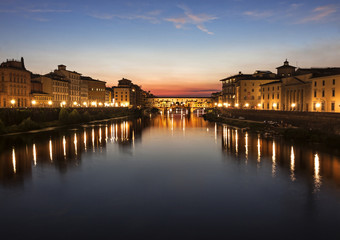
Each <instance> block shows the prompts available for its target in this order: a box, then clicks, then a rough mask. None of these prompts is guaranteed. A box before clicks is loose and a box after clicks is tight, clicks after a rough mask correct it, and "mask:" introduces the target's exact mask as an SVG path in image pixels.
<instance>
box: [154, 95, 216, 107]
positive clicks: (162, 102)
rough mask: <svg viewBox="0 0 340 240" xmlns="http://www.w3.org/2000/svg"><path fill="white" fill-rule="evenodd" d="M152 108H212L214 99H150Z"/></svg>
mask: <svg viewBox="0 0 340 240" xmlns="http://www.w3.org/2000/svg"><path fill="white" fill-rule="evenodd" d="M149 101H150V103H151V106H152V107H156V108H174V107H190V108H210V107H212V99H211V98H210V97H151V98H149Z"/></svg>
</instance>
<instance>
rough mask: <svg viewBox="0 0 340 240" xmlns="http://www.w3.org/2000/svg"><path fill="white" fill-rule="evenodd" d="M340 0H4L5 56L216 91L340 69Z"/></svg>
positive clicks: (169, 89) (158, 87)
mask: <svg viewBox="0 0 340 240" xmlns="http://www.w3.org/2000/svg"><path fill="white" fill-rule="evenodd" d="M339 11H340V3H339V1H338V0H324V1H314V0H309V1H307V0H300V1H299V0H297V1H265V0H263V1H254V0H225V1H221V0H210V1H203V0H202V1H193V0H191V1H190V0H187V1H161V0H158V1H136V0H131V1H88V0H85V1H84V0H83V1H64V0H61V1H49V0H44V1H41V0H37V1H27V0H26V1H25V0H1V1H0V29H1V37H0V61H5V60H6V59H8V58H20V57H21V56H23V57H24V58H25V63H26V67H27V68H28V69H29V70H31V71H33V72H35V73H41V74H43V73H47V72H49V71H51V70H53V69H55V68H56V67H57V65H58V64H65V65H67V67H68V69H70V70H75V71H77V72H80V73H82V74H83V75H89V76H91V77H93V78H97V79H101V80H104V81H106V82H107V83H108V85H109V86H110V85H115V84H116V83H117V80H118V79H121V78H122V77H125V78H129V79H131V80H133V81H134V82H135V83H136V84H139V85H142V87H143V88H144V89H145V90H151V91H152V92H153V93H155V94H157V95H197V96H202V95H209V94H210V93H211V92H212V91H217V90H219V89H221V85H220V82H219V80H220V79H222V78H224V77H227V76H230V75H232V74H235V73H238V72H239V71H242V72H245V73H252V72H254V71H255V70H258V69H261V70H271V71H275V67H277V66H279V65H281V64H282V63H283V61H284V60H285V59H286V58H288V60H289V61H290V63H291V64H292V65H296V66H298V67H328V66H340V14H339Z"/></svg>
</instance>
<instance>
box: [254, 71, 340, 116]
mask: <svg viewBox="0 0 340 240" xmlns="http://www.w3.org/2000/svg"><path fill="white" fill-rule="evenodd" d="M278 75H279V74H278ZM281 75H282V74H281ZM339 82H340V68H299V69H297V70H296V71H295V69H294V72H290V73H286V75H284V76H283V77H282V78H280V80H278V81H273V82H270V83H267V84H262V85H261V89H262V100H261V104H262V107H263V109H264V110H283V111H306V112H308V111H312V112H340V84H339Z"/></svg>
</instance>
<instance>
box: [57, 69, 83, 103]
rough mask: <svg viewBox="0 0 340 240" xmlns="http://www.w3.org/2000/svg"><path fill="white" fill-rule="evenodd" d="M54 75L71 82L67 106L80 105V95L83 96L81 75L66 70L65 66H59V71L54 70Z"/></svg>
mask: <svg viewBox="0 0 340 240" xmlns="http://www.w3.org/2000/svg"><path fill="white" fill-rule="evenodd" d="M54 73H55V74H57V75H59V76H61V77H64V78H65V79H66V80H67V81H68V82H69V89H68V101H66V102H67V104H68V105H70V106H72V105H74V104H73V103H80V95H81V89H80V82H81V80H80V76H81V74H80V73H77V72H75V71H69V70H66V66H65V65H62V64H61V65H58V69H57V70H54Z"/></svg>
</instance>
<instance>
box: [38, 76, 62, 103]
mask: <svg viewBox="0 0 340 240" xmlns="http://www.w3.org/2000/svg"><path fill="white" fill-rule="evenodd" d="M32 80H34V81H38V82H40V83H41V84H42V92H44V93H47V94H48V95H49V96H50V97H51V100H52V104H51V105H52V107H60V106H62V104H61V103H62V102H65V103H66V102H68V94H69V81H68V80H66V78H65V77H62V76H60V75H57V74H55V73H53V72H51V73H48V74H45V75H37V74H34V75H32ZM47 104H48V105H50V104H49V102H47Z"/></svg>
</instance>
